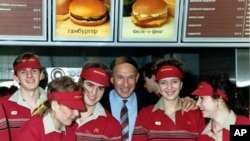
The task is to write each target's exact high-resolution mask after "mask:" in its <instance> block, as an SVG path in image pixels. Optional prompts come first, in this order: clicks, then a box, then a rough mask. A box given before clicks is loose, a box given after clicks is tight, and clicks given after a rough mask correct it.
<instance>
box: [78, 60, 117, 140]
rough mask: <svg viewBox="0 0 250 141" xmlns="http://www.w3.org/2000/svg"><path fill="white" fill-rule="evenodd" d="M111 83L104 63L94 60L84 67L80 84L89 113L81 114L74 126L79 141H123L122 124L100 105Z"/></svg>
mask: <svg viewBox="0 0 250 141" xmlns="http://www.w3.org/2000/svg"><path fill="white" fill-rule="evenodd" d="M109 83H110V82H109V73H108V69H107V66H106V65H104V64H103V63H102V62H99V61H94V60H93V61H89V62H87V63H86V64H85V65H84V67H83V69H82V73H81V78H80V79H79V82H78V84H79V87H80V88H81V90H82V92H83V93H84V103H85V104H86V107H87V109H88V111H87V112H81V113H80V118H78V119H77V120H76V123H75V124H74V125H73V129H74V131H75V134H76V136H77V141H86V140H91V141H92V140H93V141H94V140H105V141H121V126H120V123H119V122H118V121H117V120H116V119H115V118H114V117H113V116H112V115H111V113H109V112H108V111H107V110H106V109H104V108H103V106H102V105H101V104H100V100H101V98H102V96H103V95H104V93H105V91H106V90H107V87H109Z"/></svg>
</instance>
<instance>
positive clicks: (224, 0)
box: [183, 0, 250, 42]
mask: <svg viewBox="0 0 250 141" xmlns="http://www.w3.org/2000/svg"><path fill="white" fill-rule="evenodd" d="M185 7H186V10H185V21H184V22H185V24H184V34H183V36H184V37H183V41H192V42H195V41H197V42H210V41H211V42H220V41H221V42H224V41H226V42H249V41H250V0H187V1H186V3H185Z"/></svg>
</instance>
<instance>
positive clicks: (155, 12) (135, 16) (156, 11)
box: [131, 0, 168, 27]
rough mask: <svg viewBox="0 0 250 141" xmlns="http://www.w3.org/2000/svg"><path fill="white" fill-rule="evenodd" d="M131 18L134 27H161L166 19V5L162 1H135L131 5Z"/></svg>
mask: <svg viewBox="0 0 250 141" xmlns="http://www.w3.org/2000/svg"><path fill="white" fill-rule="evenodd" d="M131 17H132V22H133V23H134V24H135V25H136V26H140V27H159V26H162V25H163V24H165V23H166V22H167V19H168V6H167V3H166V2H165V1H164V0H136V1H135V2H134V4H133V5H132V15H131Z"/></svg>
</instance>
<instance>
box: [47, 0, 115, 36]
mask: <svg viewBox="0 0 250 141" xmlns="http://www.w3.org/2000/svg"><path fill="white" fill-rule="evenodd" d="M113 7H114V0H54V1H53V21H52V22H53V27H52V28H53V41H113V40H114V39H113V38H114V37H113V33H114V32H113V30H114V29H113V23H114V21H113V20H114V10H113Z"/></svg>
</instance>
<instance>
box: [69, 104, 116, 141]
mask: <svg viewBox="0 0 250 141" xmlns="http://www.w3.org/2000/svg"><path fill="white" fill-rule="evenodd" d="M72 128H73V130H74V131H75V134H76V137H77V141H94V140H103V141H121V125H120V123H119V122H118V121H117V120H116V119H115V118H114V117H113V116H112V115H111V114H110V113H109V112H108V111H106V110H105V109H104V108H103V106H102V105H101V104H100V103H97V104H96V107H95V110H94V112H93V114H92V115H91V116H89V117H88V118H87V119H86V120H84V121H80V120H79V119H77V120H76V122H75V123H74V125H73V127H72Z"/></svg>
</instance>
